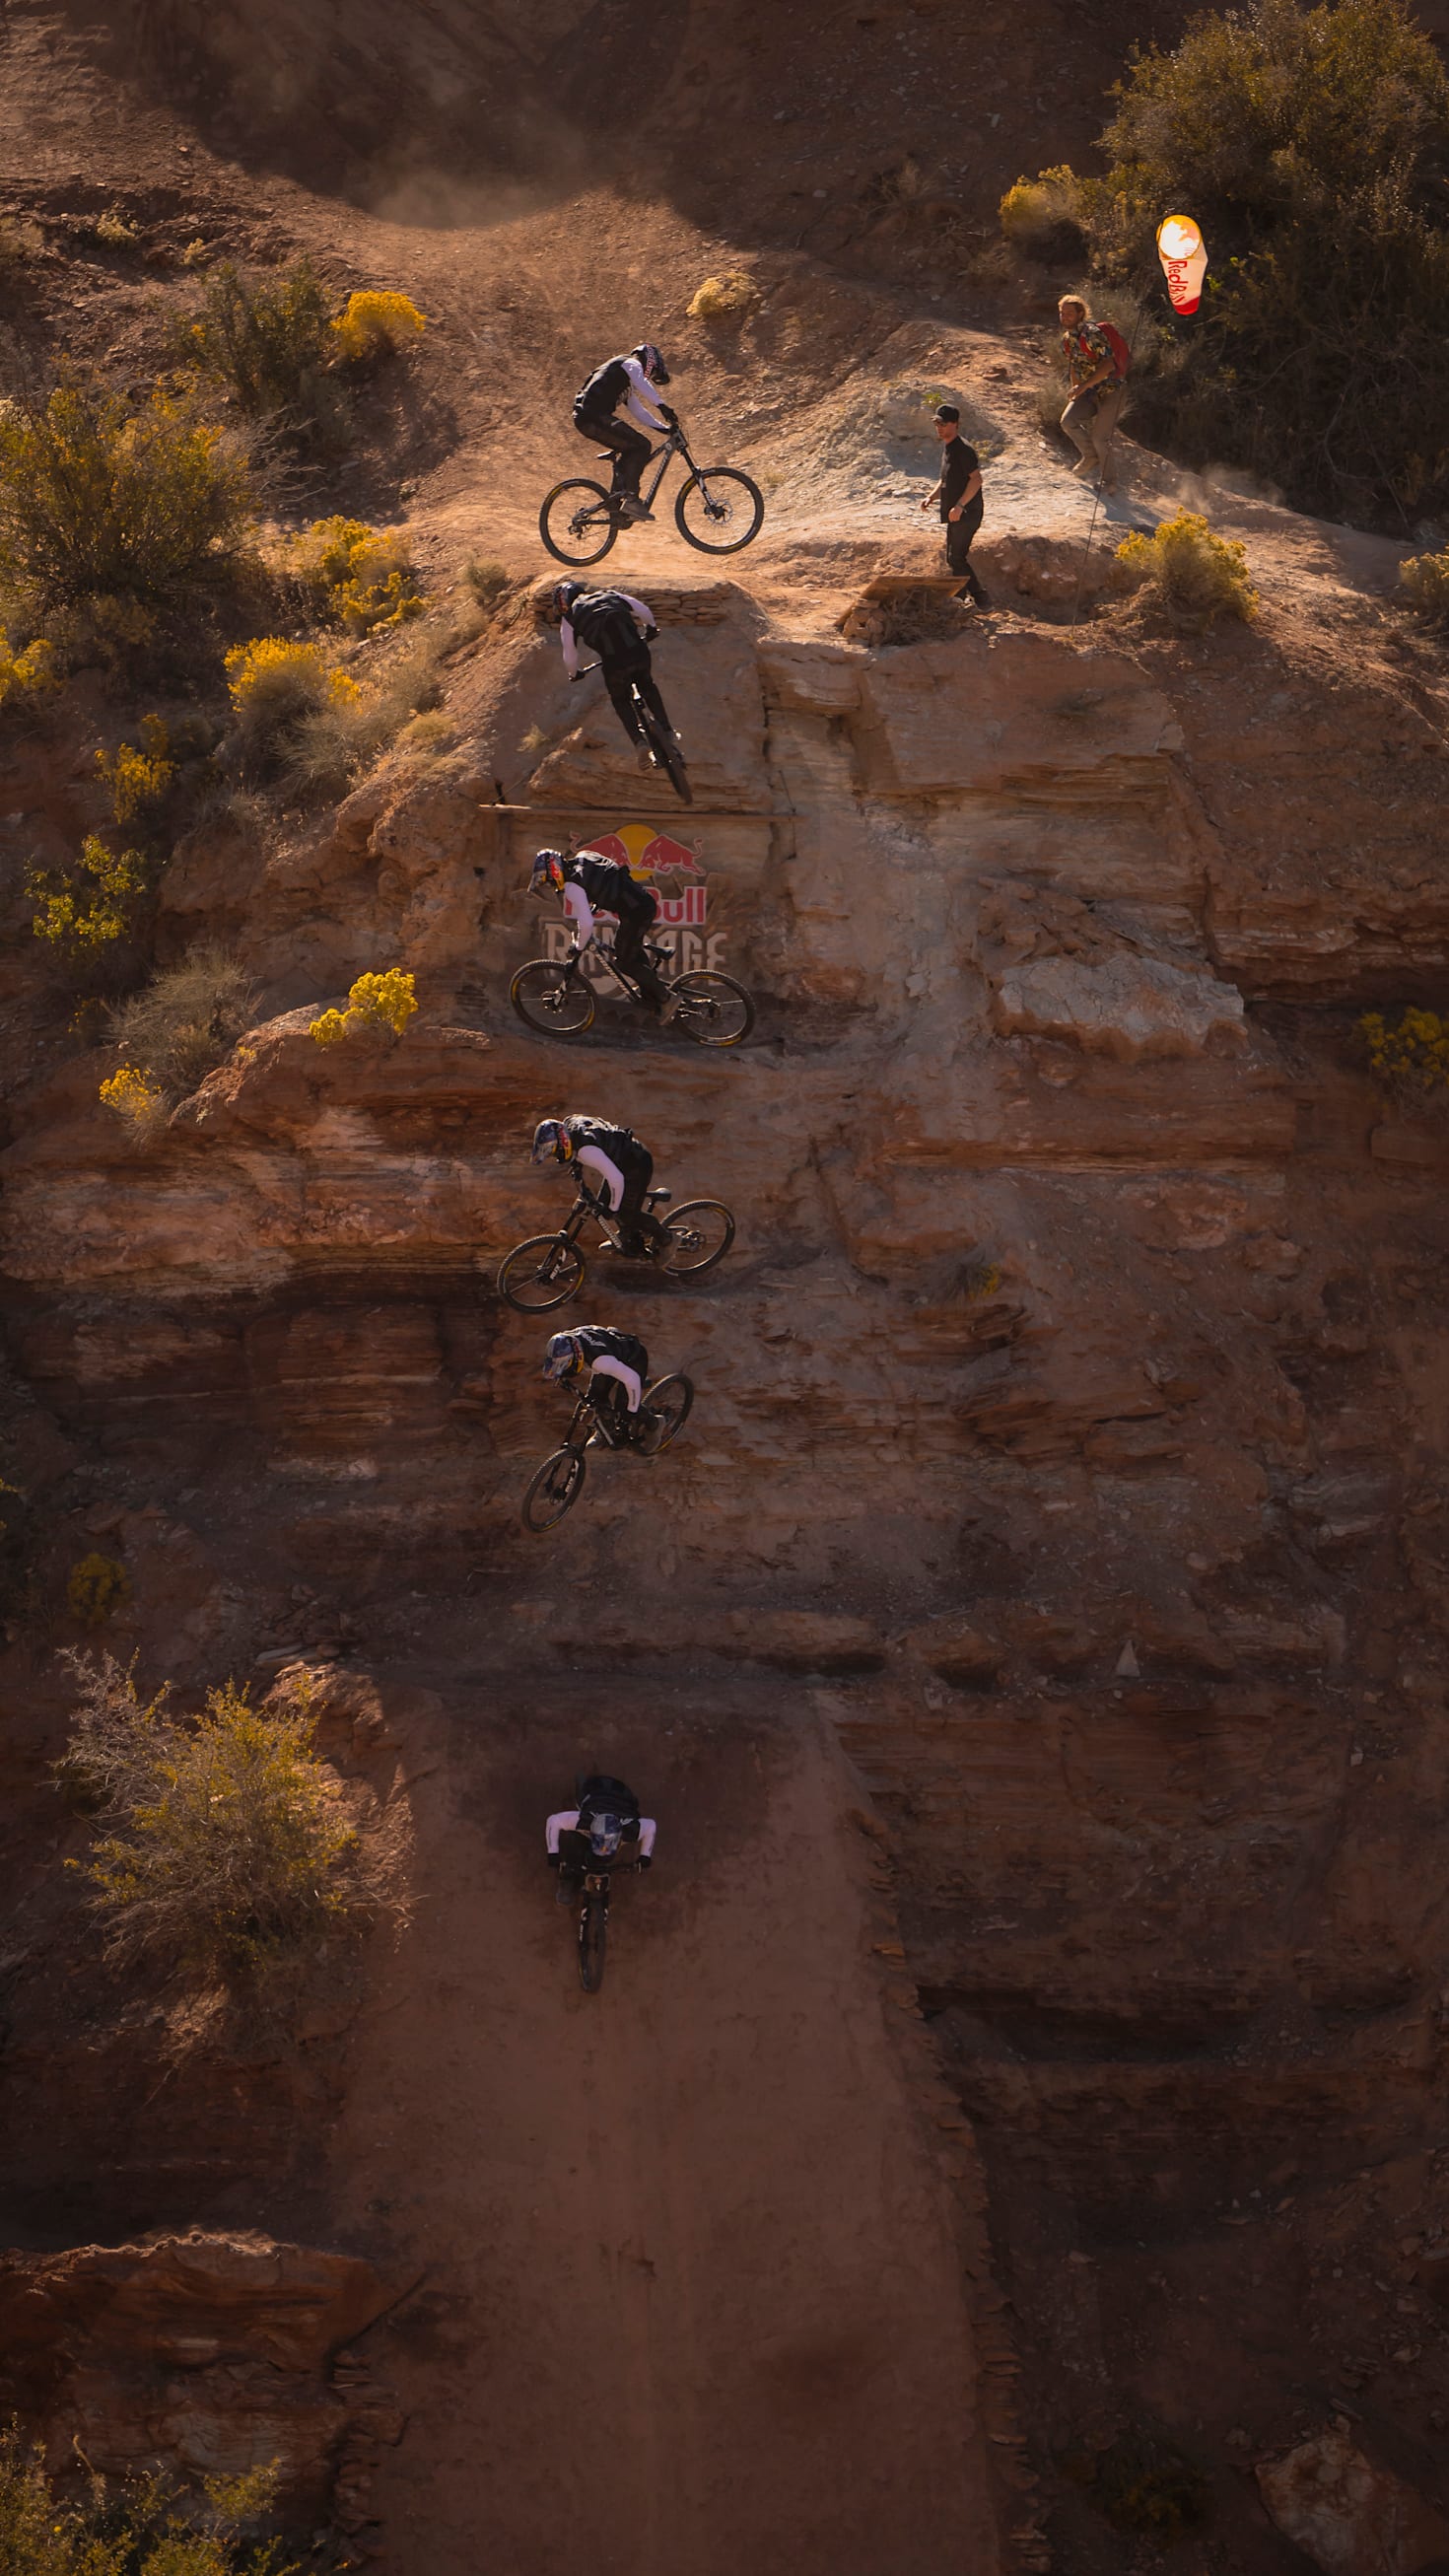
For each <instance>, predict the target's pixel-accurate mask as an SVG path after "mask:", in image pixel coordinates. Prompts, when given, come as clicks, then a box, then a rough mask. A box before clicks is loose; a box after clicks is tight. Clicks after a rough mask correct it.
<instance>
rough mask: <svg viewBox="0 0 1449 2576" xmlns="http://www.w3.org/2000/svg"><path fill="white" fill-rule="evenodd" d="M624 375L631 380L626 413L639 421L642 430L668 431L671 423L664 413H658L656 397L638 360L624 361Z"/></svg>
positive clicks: (625, 403) (629, 359)
mask: <svg viewBox="0 0 1449 2576" xmlns="http://www.w3.org/2000/svg"><path fill="white" fill-rule="evenodd" d="M624 373H625V375H626V376H627V377H628V379H629V391H628V393H627V395H626V396H625V400H624V409H625V411H627V412H629V413H630V414H631V415H632V417H633V418H634V419H635V420H637V422H638V423H639V426H640V428H641V429H667V428H668V427H669V423H668V421H667V420H666V419H665V417H664V415H663V413H662V412H660V411H656V409H655V407H654V396H653V395H652V394H651V392H650V390H649V379H648V377H647V376H646V375H645V373H644V370H643V368H642V367H641V366H640V364H639V361H638V359H637V358H626V359H625V360H624Z"/></svg>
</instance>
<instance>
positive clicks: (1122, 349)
mask: <svg viewBox="0 0 1449 2576" xmlns="http://www.w3.org/2000/svg"><path fill="white" fill-rule="evenodd" d="M1097 327H1098V329H1099V330H1100V332H1101V334H1102V337H1103V339H1104V340H1105V341H1106V343H1107V346H1108V348H1109V349H1110V350H1111V352H1112V364H1113V366H1114V367H1115V368H1116V370H1117V382H1118V384H1119V385H1120V384H1122V383H1124V382H1125V380H1126V375H1127V370H1128V368H1129V367H1130V366H1131V364H1132V352H1131V350H1130V349H1129V348H1128V346H1127V343H1126V341H1125V340H1124V339H1123V337H1122V334H1121V332H1120V331H1119V330H1118V328H1117V325H1116V323H1115V322H1101V323H1099V324H1098V326H1097Z"/></svg>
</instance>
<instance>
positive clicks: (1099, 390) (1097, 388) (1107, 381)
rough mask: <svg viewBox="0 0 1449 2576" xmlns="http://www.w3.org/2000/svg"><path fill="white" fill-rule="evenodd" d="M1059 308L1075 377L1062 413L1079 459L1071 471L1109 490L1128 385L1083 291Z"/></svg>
mask: <svg viewBox="0 0 1449 2576" xmlns="http://www.w3.org/2000/svg"><path fill="white" fill-rule="evenodd" d="M1057 312H1058V313H1059V315H1060V316H1061V325H1062V353H1063V355H1064V357H1065V358H1066V362H1067V373H1068V375H1069V376H1070V378H1071V382H1072V391H1071V398H1070V400H1069V402H1068V404H1067V407H1066V410H1065V411H1064V412H1063V414H1062V427H1063V429H1064V430H1065V431H1066V433H1067V436H1068V438H1069V439H1070V440H1071V442H1072V445H1073V446H1074V447H1075V449H1076V450H1077V455H1078V459H1079V462H1078V463H1077V464H1076V465H1074V466H1073V468H1072V471H1073V473H1074V474H1080V475H1081V476H1082V477H1083V479H1084V481H1088V482H1098V481H1099V482H1100V483H1101V486H1102V489H1103V491H1104V492H1115V491H1116V489H1117V475H1116V471H1115V468H1114V467H1113V464H1112V460H1111V454H1110V450H1111V445H1112V432H1113V431H1114V429H1115V428H1116V426H1117V415H1118V413H1119V412H1120V411H1121V409H1122V402H1123V398H1124V396H1125V394H1126V391H1127V388H1126V385H1125V384H1124V383H1123V381H1122V371H1121V368H1120V367H1119V365H1118V359H1117V352H1116V350H1115V349H1114V348H1113V346H1112V342H1111V340H1110V339H1109V337H1108V335H1107V333H1106V331H1105V330H1104V328H1103V326H1102V324H1101V323H1100V322H1094V321H1093V319H1092V317H1091V314H1090V313H1089V312H1088V310H1087V307H1086V305H1085V304H1084V303H1083V301H1082V299H1081V297H1080V295H1064V296H1063V297H1062V300H1061V302H1060V304H1059V305H1058V306H1057Z"/></svg>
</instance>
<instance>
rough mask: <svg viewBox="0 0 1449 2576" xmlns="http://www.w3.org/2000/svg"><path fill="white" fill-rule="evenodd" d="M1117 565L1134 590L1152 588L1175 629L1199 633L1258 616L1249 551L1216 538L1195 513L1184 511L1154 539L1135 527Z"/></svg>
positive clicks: (1157, 530) (1120, 549)
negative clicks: (1223, 621) (1217, 623)
mask: <svg viewBox="0 0 1449 2576" xmlns="http://www.w3.org/2000/svg"><path fill="white" fill-rule="evenodd" d="M1117 561H1118V562H1119V564H1121V566H1122V568H1123V573H1124V576H1125V578H1126V579H1127V581H1128V582H1129V583H1130V584H1131V585H1132V586H1133V587H1137V586H1140V585H1143V584H1147V585H1150V587H1151V588H1152V590H1153V591H1155V593H1156V594H1157V597H1158V598H1159V599H1160V600H1161V602H1162V605H1163V607H1164V608H1165V609H1166V611H1167V614H1168V616H1169V617H1170V618H1171V619H1172V621H1173V623H1174V625H1177V626H1185V627H1192V628H1198V627H1204V626H1211V625H1212V624H1213V622H1214V620H1215V619H1217V618H1219V617H1241V618H1243V619H1248V618H1251V617H1253V616H1255V615H1256V613H1257V607H1258V594H1257V592H1256V591H1255V590H1254V588H1253V585H1252V583H1251V582H1250V581H1249V579H1248V558H1247V555H1246V553H1245V552H1244V549H1243V548H1242V547H1241V546H1240V545H1238V544H1237V543H1236V542H1235V541H1234V540H1233V539H1231V538H1228V537H1215V536H1214V535H1213V533H1212V530H1211V528H1210V527H1209V526H1208V523H1207V521H1206V519H1204V518H1202V517H1200V516H1199V514H1198V513H1197V512H1196V511H1194V510H1178V511H1177V512H1175V514H1174V516H1173V517H1172V518H1170V519H1164V520H1163V522H1162V525H1161V526H1160V527H1159V528H1155V529H1154V530H1153V532H1152V534H1151V536H1150V537H1149V536H1144V535H1143V534H1142V533H1141V531H1140V530H1139V529H1136V528H1134V529H1133V531H1132V534H1131V535H1130V536H1129V537H1127V538H1126V539H1125V540H1124V541H1123V543H1122V544H1121V545H1120V546H1119V547H1118V548H1117Z"/></svg>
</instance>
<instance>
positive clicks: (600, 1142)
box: [533, 1117, 664, 1261]
mask: <svg viewBox="0 0 1449 2576" xmlns="http://www.w3.org/2000/svg"><path fill="white" fill-rule="evenodd" d="M533 1160H534V1162H535V1163H562V1164H564V1165H568V1164H569V1163H577V1164H578V1165H579V1167H580V1169H581V1170H582V1171H586V1172H591V1173H593V1175H594V1176H595V1178H596V1180H597V1182H598V1185H599V1195H600V1197H601V1198H602V1200H603V1202H604V1205H605V1207H606V1208H607V1209H608V1210H609V1212H610V1214H611V1215H612V1216H616V1217H618V1218H619V1220H620V1225H619V1236H620V1241H619V1250H620V1251H621V1252H622V1253H623V1255H624V1257H625V1259H626V1260H629V1261H637V1260H638V1259H639V1258H640V1256H641V1255H642V1253H643V1252H644V1249H645V1241H647V1242H648V1243H650V1244H657V1243H658V1241H659V1239H660V1237H661V1236H662V1234H663V1232H664V1228H663V1227H662V1225H661V1224H660V1223H659V1220H658V1218H657V1217H655V1216H651V1215H650V1213H649V1211H648V1209H647V1208H646V1207H645V1205H644V1195H645V1192H646V1191H647V1189H648V1187H649V1184H650V1182H651V1180H652V1179H653V1177H654V1157H653V1155H652V1154H651V1153H650V1151H649V1148H648V1146H647V1145H641V1144H640V1142H639V1139H638V1137H637V1136H636V1135H635V1133H634V1131H633V1129H632V1127H611V1126H610V1125H609V1123H608V1121H607V1119H604V1118H583V1117H575V1118H542V1119H540V1120H539V1123H538V1125H537V1126H536V1127H535V1129H534V1131H533ZM641 1237H642V1238H644V1239H645V1240H641Z"/></svg>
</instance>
